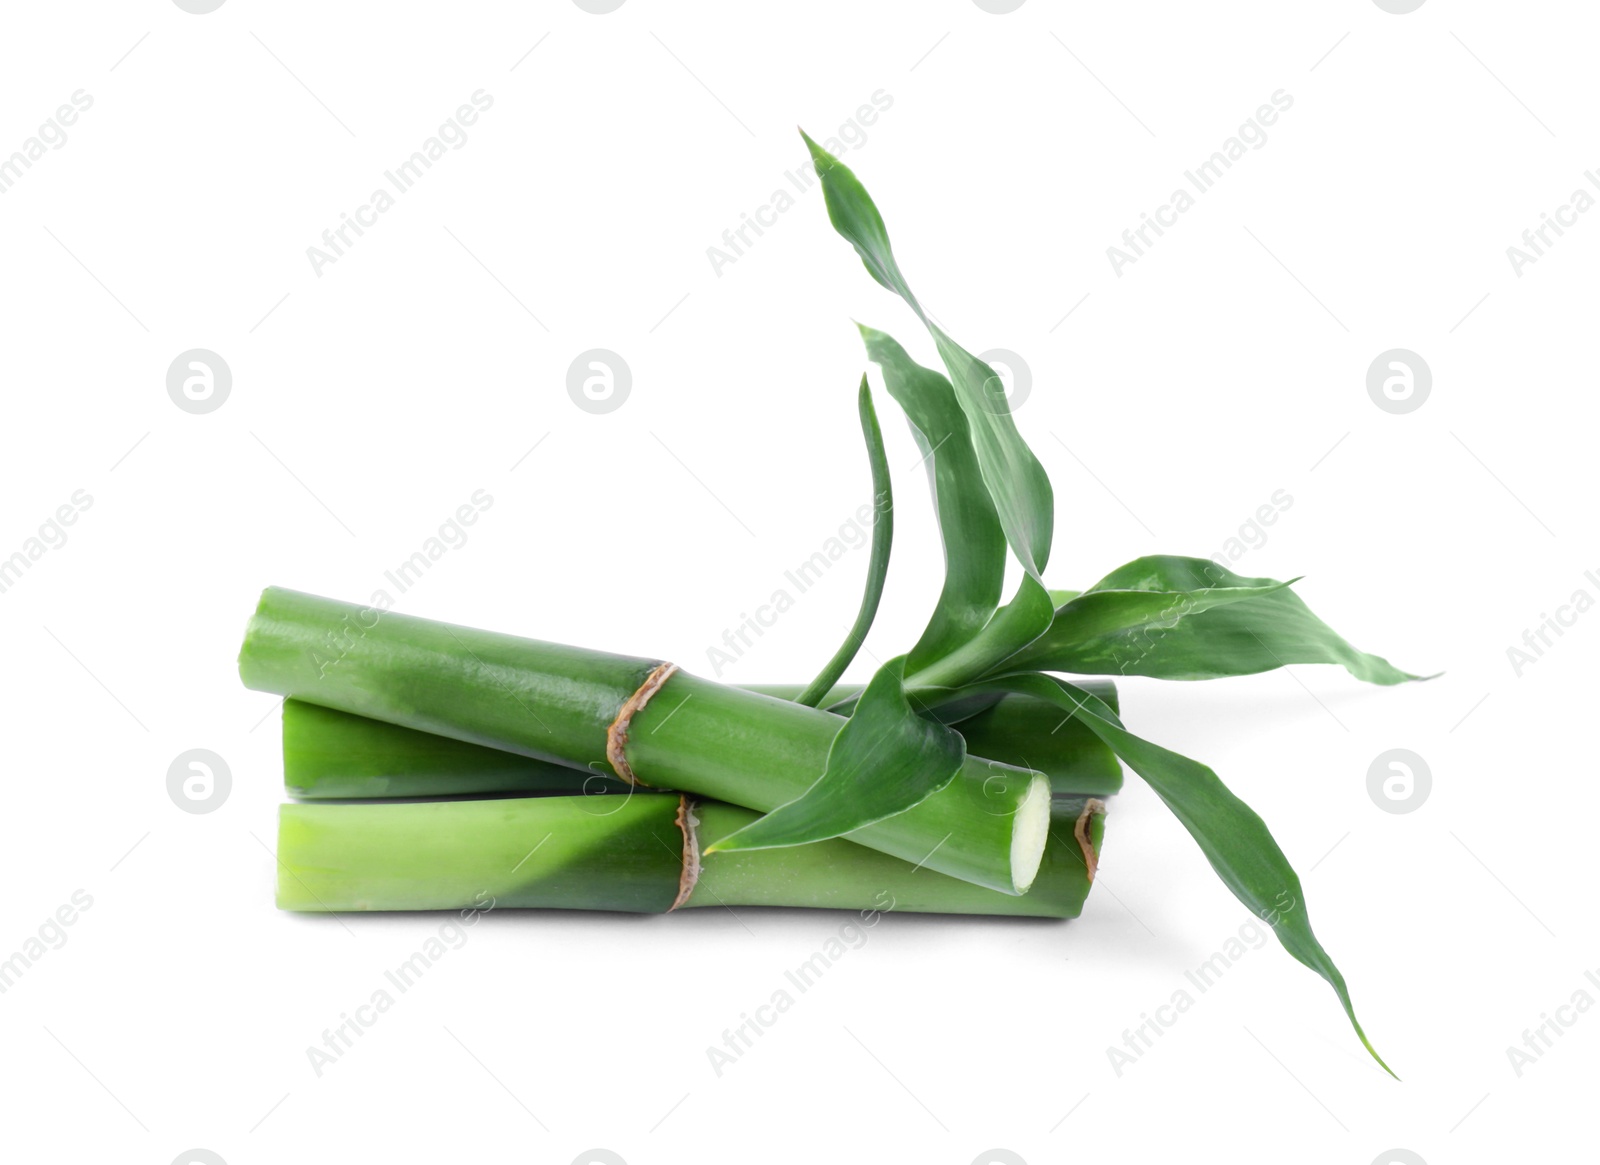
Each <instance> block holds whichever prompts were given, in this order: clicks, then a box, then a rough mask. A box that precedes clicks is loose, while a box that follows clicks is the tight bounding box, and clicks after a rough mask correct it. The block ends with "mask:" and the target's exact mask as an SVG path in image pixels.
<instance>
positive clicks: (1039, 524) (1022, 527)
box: [800, 130, 1055, 579]
mask: <svg viewBox="0 0 1600 1165" xmlns="http://www.w3.org/2000/svg"><path fill="white" fill-rule="evenodd" d="M800 136H801V137H803V138H805V142H806V146H807V148H808V149H810V151H811V157H812V160H813V161H814V162H815V164H816V170H817V175H818V177H819V178H820V179H821V181H822V191H823V198H824V200H825V201H826V202H827V206H828V218H829V221H831V222H832V223H833V227H834V229H835V230H836V231H838V232H839V234H840V235H842V236H843V237H844V238H845V239H846V240H848V241H849V243H850V244H851V245H852V246H853V247H854V248H855V250H856V254H858V255H859V256H861V261H862V262H863V263H864V264H865V265H866V268H867V271H868V272H869V273H870V274H871V275H872V277H873V278H874V279H876V280H877V281H878V282H879V283H881V284H882V285H883V286H884V287H886V288H888V289H889V290H890V291H893V292H894V293H895V294H897V295H898V296H900V298H901V299H903V300H905V301H906V303H907V304H909V305H910V307H911V309H912V310H913V311H915V312H916V313H917V316H918V318H919V319H921V320H922V322H923V324H924V325H925V326H926V327H927V328H928V331H929V333H930V334H931V335H932V336H933V340H934V344H935V345H936V346H937V347H938V349H939V357H940V359H941V360H943V361H944V365H945V368H946V369H947V370H948V371H949V373H950V381H951V384H952V386H953V388H954V390H955V394H956V399H957V400H958V401H959V402H960V404H961V409H962V411H963V412H964V413H966V416H967V420H968V422H969V423H970V425H971V430H972V444H973V448H974V450H975V451H976V453H977V458H978V467H979V470H980V471H981V473H982V475H983V480H984V483H985V484H986V485H987V486H988V488H989V495H990V497H992V498H993V499H994V505H995V510H996V513H997V514H998V515H999V518H1000V525H1001V528H1002V529H1003V530H1004V531H1005V534H1006V539H1007V541H1008V542H1010V544H1011V548H1012V550H1014V551H1015V552H1016V555H1017V558H1018V560H1019V561H1020V562H1021V563H1022V565H1023V567H1024V569H1026V570H1027V571H1028V573H1030V574H1032V575H1033V576H1034V577H1035V578H1036V579H1038V578H1039V577H1040V575H1041V574H1042V573H1043V571H1044V568H1045V564H1046V562H1047V561H1048V560H1049V557H1050V540H1051V536H1052V534H1053V531H1054V522H1055V519H1054V499H1053V494H1052V492H1051V489H1050V479H1049V477H1048V476H1046V474H1045V471H1044V467H1043V466H1042V465H1040V464H1039V459H1038V458H1037V457H1035V456H1034V455H1033V451H1032V450H1031V449H1029V448H1028V446H1027V443H1026V442H1025V441H1023V439H1022V436H1021V434H1020V433H1018V432H1017V426H1016V422H1015V421H1014V420H1013V419H1012V417H1011V409H1010V407H1009V406H1008V405H1007V404H1006V399H1005V392H1004V385H1003V382H1002V381H1001V380H1000V378H999V377H998V376H997V375H995V371H994V369H992V368H990V367H989V366H988V365H987V364H985V363H984V362H983V361H981V360H979V359H978V358H977V357H976V356H974V355H972V354H971V353H970V352H968V351H967V350H966V349H965V348H963V347H961V345H959V344H957V343H956V342H955V341H954V340H952V339H951V338H950V337H949V336H948V335H946V334H945V332H944V331H943V330H942V329H941V328H939V327H938V326H937V325H936V324H935V323H934V322H933V320H932V319H931V318H930V317H929V316H928V315H927V313H926V312H924V311H923V309H922V305H921V304H920V303H919V302H918V301H917V298H916V296H915V295H913V294H912V292H911V288H910V286H909V285H908V284H907V283H906V280H905V276H904V275H903V274H902V273H901V271H900V265H899V263H898V262H897V261H896V259H895V257H894V252H893V251H892V250H891V249H890V246H889V232H888V229H887V228H886V227H885V226H884V223H883V216H882V215H881V214H879V213H878V208H877V206H876V205H875V204H874V203H873V201H872V198H871V197H870V196H869V195H868V194H867V191H866V188H865V187H864V186H862V185H861V182H860V181H859V180H858V179H857V178H856V176H855V175H854V174H853V173H851V171H850V168H849V167H847V166H845V165H844V164H843V163H841V162H840V161H839V160H838V159H837V158H835V157H834V156H833V155H832V154H830V153H828V151H827V150H824V149H823V148H822V147H821V146H819V145H817V143H816V142H814V141H812V140H811V139H810V138H809V137H807V136H806V134H805V132H804V131H803V130H802V131H801V135H800Z"/></svg>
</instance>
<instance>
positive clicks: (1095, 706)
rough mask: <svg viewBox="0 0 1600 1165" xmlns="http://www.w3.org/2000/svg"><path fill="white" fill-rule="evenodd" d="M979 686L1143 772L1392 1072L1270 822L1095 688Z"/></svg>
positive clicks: (1022, 682) (1018, 678)
mask: <svg viewBox="0 0 1600 1165" xmlns="http://www.w3.org/2000/svg"><path fill="white" fill-rule="evenodd" d="M973 687H974V688H976V689H978V690H984V689H998V690H1002V691H1006V692H1020V693H1023V694H1026V695H1030V696H1035V697H1038V698H1039V699H1045V700H1052V701H1054V702H1055V703H1056V704H1057V705H1058V706H1059V707H1060V708H1061V709H1062V710H1063V711H1064V712H1067V713H1069V714H1071V715H1073V716H1075V717H1077V718H1078V719H1080V720H1082V721H1083V723H1084V724H1085V725H1086V726H1087V727H1088V728H1089V730H1090V731H1091V732H1093V733H1094V734H1095V735H1096V736H1098V737H1099V738H1100V739H1101V740H1102V741H1104V742H1105V743H1106V745H1108V746H1109V747H1110V748H1111V750H1112V751H1113V752H1115V753H1116V754H1117V755H1118V756H1120V757H1121V758H1122V759H1123V761H1125V762H1126V763H1127V765H1128V767H1129V768H1131V769H1133V771H1134V772H1136V773H1138V774H1139V776H1141V777H1142V778H1144V781H1145V783H1146V784H1148V785H1149V786H1150V787H1151V788H1152V789H1154V790H1155V792H1156V795H1157V796H1158V797H1160V798H1161V800H1162V801H1163V802H1164V803H1165V804H1166V806H1167V808H1168V809H1171V810H1172V812H1173V814H1174V815H1175V816H1176V817H1177V818H1178V820H1179V821H1180V822H1182V823H1183V827H1184V828H1185V829H1187V830H1188V831H1189V835H1190V836H1191V837H1193V838H1194V839H1195V841H1196V842H1197V843H1199V846H1200V850H1201V852H1202V853H1204V854H1205V855H1206V860H1207V861H1209V862H1210V863H1211V868H1212V869H1213V870H1215V871H1216V872H1217V876H1218V877H1220V878H1221V879H1222V882H1223V885H1225V886H1227V887H1228V889H1229V890H1231V891H1232V892H1233V895H1234V897H1235V898H1237V899H1238V900H1239V901H1240V902H1242V903H1243V904H1244V905H1245V906H1246V907H1247V908H1249V910H1250V912H1251V913H1253V914H1254V915H1256V917H1258V918H1260V919H1261V920H1262V921H1263V922H1265V923H1267V924H1268V925H1269V926H1271V927H1272V929H1273V931H1274V932H1275V933H1276V934H1277V936H1278V941H1279V942H1281V943H1282V944H1283V947H1284V949H1285V950H1287V951H1288V952H1289V954H1290V955H1292V956H1293V957H1294V958H1295V959H1296V960H1298V961H1299V962H1301V963H1303V964H1304V965H1305V966H1307V967H1309V968H1311V970H1313V971H1315V972H1316V973H1317V974H1318V975H1320V976H1322V978H1323V979H1325V980H1326V981H1327V982H1328V985H1329V986H1331V987H1332V988H1333V990H1334V994H1336V995H1337V996H1338V997H1339V1003H1340V1004H1341V1005H1342V1006H1343V1008H1344V1012H1345V1015H1346V1016H1347V1017H1348V1018H1349V1020H1350V1025H1351V1027H1353V1028H1354V1029H1355V1033H1356V1035H1357V1036H1358V1037H1359V1038H1360V1040H1361V1043H1362V1045H1363V1046H1364V1047H1365V1048H1366V1049H1367V1051H1368V1053H1370V1054H1371V1056H1372V1058H1373V1059H1374V1060H1376V1061H1377V1062H1378V1064H1379V1065H1380V1066H1381V1067H1382V1068H1383V1070H1384V1071H1385V1072H1388V1073H1389V1075H1391V1076H1393V1075H1394V1072H1393V1070H1392V1069H1390V1067H1389V1065H1387V1064H1385V1063H1384V1062H1383V1057H1382V1056H1380V1055H1378V1052H1377V1049H1376V1048H1374V1047H1373V1046H1372V1043H1371V1041H1370V1040H1368V1039H1367V1035H1366V1032H1364V1031H1362V1030H1361V1024H1360V1021H1358V1020H1357V1019H1356V1013H1355V1007H1354V1005H1353V1004H1352V1003H1351V1001H1350V991H1349V988H1348V987H1346V986H1345V981H1344V976H1343V975H1342V974H1341V973H1340V971H1339V968H1338V967H1336V966H1335V965H1334V962H1333V960H1332V959H1331V958H1329V957H1328V952H1327V951H1325V950H1323V949H1322V944H1321V943H1320V942H1318V941H1317V936H1316V935H1315V934H1314V933H1313V932H1312V929H1311V919H1310V917H1309V916H1308V914H1307V912H1306V907H1305V901H1304V891H1303V890H1302V889H1301V886H1300V879H1299V877H1298V876H1297V875H1296V874H1295V872H1294V868H1293V867H1292V866H1291V865H1290V864H1289V859H1288V858H1287V857H1285V856H1284V853H1283V850H1281V849H1280V848H1279V847H1278V843H1277V841H1276V840H1274V838H1273V836H1272V834H1271V832H1270V831H1269V830H1268V829H1267V826H1266V823H1265V822H1264V821H1262V820H1261V818H1260V816H1259V815H1258V814H1257V813H1256V811H1255V810H1253V809H1251V808H1250V806H1248V805H1246V804H1245V803H1244V802H1243V801H1241V800H1240V799H1239V798H1238V797H1236V796H1234V794H1233V793H1232V792H1231V791H1230V790H1229V789H1228V787H1227V786H1226V785H1224V784H1223V783H1222V781H1221V779H1220V778H1218V776H1217V774H1216V773H1214V772H1212V770H1211V769H1209V768H1207V767H1206V766H1205V765H1203V764H1201V763H1199V762H1198V761H1194V760H1190V759H1189V758H1188V757H1186V756H1182V755H1180V754H1178V753H1175V752H1173V751H1171V750H1170V749H1165V748H1162V747H1161V746H1160V745H1157V744H1152V743H1150V742H1149V741H1147V740H1143V739H1141V738H1140V737H1137V736H1135V735H1134V734H1133V733H1131V732H1129V731H1128V730H1127V729H1125V728H1124V727H1123V726H1122V721H1121V720H1120V719H1118V717H1117V714H1116V713H1115V712H1113V711H1112V710H1111V709H1110V708H1109V707H1107V706H1106V705H1105V704H1104V703H1103V702H1102V701H1101V700H1100V699H1099V698H1098V697H1097V696H1095V695H1094V694H1093V693H1092V692H1088V691H1085V690H1084V689H1083V688H1080V687H1077V686H1076V685H1074V684H1070V683H1067V682H1066V681H1065V680H1058V679H1055V678H1054V677H1051V676H1043V675H1037V674H1034V675H1015V676H1005V677H1002V678H1000V679H996V680H993V681H987V682H985V683H983V684H977V685H973Z"/></svg>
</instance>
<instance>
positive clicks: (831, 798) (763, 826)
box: [706, 655, 967, 854]
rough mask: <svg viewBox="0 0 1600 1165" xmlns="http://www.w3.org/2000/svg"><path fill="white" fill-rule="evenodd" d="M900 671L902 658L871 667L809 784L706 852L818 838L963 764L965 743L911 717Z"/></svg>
mask: <svg viewBox="0 0 1600 1165" xmlns="http://www.w3.org/2000/svg"><path fill="white" fill-rule="evenodd" d="M904 670H905V656H903V655H902V656H896V657H895V658H894V659H891V660H890V661H889V662H888V663H886V664H884V665H883V667H881V668H880V669H878V673H877V674H876V675H875V676H873V677H872V681H871V682H870V683H868V684H867V687H866V690H865V691H864V692H862V693H861V697H860V699H859V700H858V701H857V702H856V710H855V714H854V715H852V716H851V717H850V719H849V720H847V721H845V723H844V726H843V727H842V728H840V729H839V734H838V735H837V736H835V737H834V738H833V747H832V748H831V749H829V751H828V763H827V767H826V768H825V769H824V771H823V774H822V776H820V777H819V778H817V781H816V783H815V784H814V785H812V786H811V787H810V788H809V789H807V790H806V791H805V792H804V793H802V794H800V796H798V797H796V798H795V799H794V800H793V801H790V802H788V803H787V804H785V805H780V806H778V807H777V808H776V809H774V810H773V811H772V812H770V813H768V814H767V815H766V816H765V817H762V818H760V819H759V820H757V821H753V822H751V823H750V824H749V825H747V826H745V827H744V828H743V829H741V830H738V831H737V832H735V833H731V834H729V835H728V836H727V837H725V838H723V839H722V840H721V841H719V842H717V843H716V844H715V845H714V846H712V847H710V848H709V849H707V850H706V852H707V853H708V854H709V853H714V852H717V851H719V850H738V849H775V848H778V847H780V846H789V845H802V844H804V843H806V842H811V841H826V840H827V839H828V838H831V837H838V836H840V835H841V834H846V833H850V832H851V831H853V830H857V829H860V828H861V827H862V826H865V825H871V824H873V823H874V822H876V821H882V820H883V819H884V818H886V817H893V816H894V815H895V814H896V813H903V812H905V811H906V810H907V809H910V808H911V807H912V806H913V805H916V804H918V803H920V802H921V801H923V800H925V799H927V798H928V797H930V796H932V795H933V794H934V793H937V792H938V791H939V790H940V789H942V788H944V787H945V786H946V785H948V784H949V783H950V781H951V780H952V779H953V778H954V777H955V775H956V773H958V772H959V771H960V770H961V766H962V764H963V763H965V761H966V758H967V745H966V741H965V740H963V739H962V736H961V734H960V733H959V732H957V731H956V730H955V729H953V728H948V727H946V726H945V725H943V724H940V723H939V722H938V721H936V720H933V719H930V718H925V717H923V716H920V715H918V714H917V711H916V710H915V709H914V708H912V706H911V703H910V701H908V700H907V699H906V694H905V689H904V687H903V684H902V680H903V675H904Z"/></svg>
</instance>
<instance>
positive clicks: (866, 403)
mask: <svg viewBox="0 0 1600 1165" xmlns="http://www.w3.org/2000/svg"><path fill="white" fill-rule="evenodd" d="M857 409H858V411H859V412H860V414H861V435H862V436H863V437H864V438H865V439H866V442H867V461H868V463H869V464H870V465H871V466H872V508H873V510H874V512H875V516H874V518H873V521H872V556H871V558H870V559H868V561H867V583H866V589H865V590H864V591H863V592H862V595H861V609H860V610H859V611H858V612H857V613H856V621H855V623H854V624H853V625H852V626H851V628H850V633H849V634H848V635H846V636H845V637H844V642H843V643H841V644H840V645H839V650H838V651H836V652H834V655H833V658H832V659H830V660H829V661H828V662H827V664H826V665H825V666H824V667H823V669H822V671H821V672H820V673H818V675H817V678H816V679H814V680H812V681H811V683H810V685H808V686H807V688H806V690H805V691H803V692H801V693H800V695H799V696H797V697H796V701H795V702H796V703H800V704H804V705H806V707H808V708H815V707H816V706H817V702H818V701H819V700H821V699H822V697H824V696H826V695H827V694H828V692H829V691H831V690H832V688H833V685H834V684H836V683H838V682H839V677H840V676H842V675H844V669H845V668H847V667H849V666H850V661H851V660H853V659H855V657H856V652H858V651H860V650H861V645H862V644H863V643H865V642H866V639H867V632H868V631H870V630H872V620H873V619H875V618H876V617H877V614H878V601H879V600H880V599H882V598H883V582H884V579H885V578H886V577H887V576H888V574H889V548H890V546H891V544H892V543H893V542H894V490H893V487H892V485H891V483H890V481H889V457H888V454H887V453H885V452H884V449H883V432H882V430H880V429H879V428H878V414H877V412H876V410H874V409H873V407H872V390H871V389H869V388H868V387H867V378H866V377H865V376H863V377H862V378H861V392H860V393H859V395H858V397H857Z"/></svg>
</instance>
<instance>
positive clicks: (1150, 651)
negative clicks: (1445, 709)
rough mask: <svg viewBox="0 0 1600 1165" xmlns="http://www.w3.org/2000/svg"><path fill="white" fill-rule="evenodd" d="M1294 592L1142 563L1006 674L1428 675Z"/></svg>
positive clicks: (1065, 608)
mask: <svg viewBox="0 0 1600 1165" xmlns="http://www.w3.org/2000/svg"><path fill="white" fill-rule="evenodd" d="M1290 585H1291V584H1290V583H1284V582H1278V581H1276V580H1274V579H1270V578H1244V577H1241V576H1240V575H1236V574H1234V573H1233V572H1232V571H1230V570H1228V569H1226V568H1225V567H1222V566H1219V565H1217V563H1215V562H1212V561H1211V560H1210V559H1205V558H1184V557H1180V556H1176V555H1153V556H1151V557H1148V558H1139V559H1135V560H1134V561H1133V562H1130V563H1128V564H1127V565H1126V566H1123V567H1119V568H1118V569H1117V570H1115V571H1112V572H1111V573H1110V574H1109V575H1107V576H1106V577H1105V578H1103V579H1101V580H1100V581H1099V582H1097V583H1096V584H1095V585H1094V586H1092V587H1090V588H1089V589H1088V590H1087V591H1084V592H1083V593H1082V594H1081V595H1079V596H1078V597H1077V598H1075V599H1071V600H1069V601H1068V602H1066V603H1064V604H1063V605H1062V606H1061V607H1060V608H1058V609H1057V611H1056V615H1055V621H1054V622H1053V623H1052V624H1051V626H1050V629H1049V631H1047V632H1045V634H1044V635H1042V636H1041V637H1040V638H1039V639H1038V640H1036V641H1035V642H1034V643H1033V644H1032V645H1030V646H1029V647H1027V648H1026V649H1024V650H1023V651H1021V652H1020V653H1018V654H1017V655H1016V656H1013V657H1012V658H1011V659H1009V660H1007V661H1006V662H1005V668H1006V670H1007V671H1013V670H1014V671H1028V670H1035V669H1038V670H1044V671H1061V672H1076V673H1081V674H1086V675H1133V676H1154V677H1155V678H1157V679H1166V680H1209V679H1218V678H1221V677H1224V676H1243V675H1254V674H1255V673H1257V672H1264V671H1271V670H1272V669H1274V668H1279V667H1283V666H1284V665H1286V664H1297V663H1336V664H1341V665H1343V666H1344V667H1345V669H1346V670H1348V671H1349V672H1350V674H1351V675H1353V676H1355V677H1356V678H1357V679H1360V680H1366V681H1368V682H1369V683H1374V684H1399V683H1404V682H1406V681H1407V680H1416V679H1422V678H1424V677H1421V676H1414V675H1411V674H1410V673H1409V672H1403V671H1401V670H1400V669H1399V668H1397V667H1395V666H1394V665H1393V664H1391V663H1389V661H1388V660H1386V659H1383V658H1382V657H1380V656H1376V655H1369V654H1367V653H1365V652H1361V651H1357V650H1356V649H1355V648H1354V647H1352V646H1350V644H1349V643H1347V642H1346V641H1345V640H1344V639H1342V638H1340V636H1339V635H1338V634H1336V633H1335V632H1334V630H1333V629H1332V628H1331V627H1329V626H1328V625H1327V624H1326V623H1324V622H1323V621H1322V620H1321V619H1318V618H1317V617H1316V616H1315V615H1314V614H1312V613H1311V609H1310V608H1309V607H1307V606H1306V605H1305V603H1304V602H1303V601H1302V600H1301V599H1300V597H1299V596H1298V595H1296V594H1295V593H1294V592H1293V591H1292V590H1290V589H1289V587H1290Z"/></svg>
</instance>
